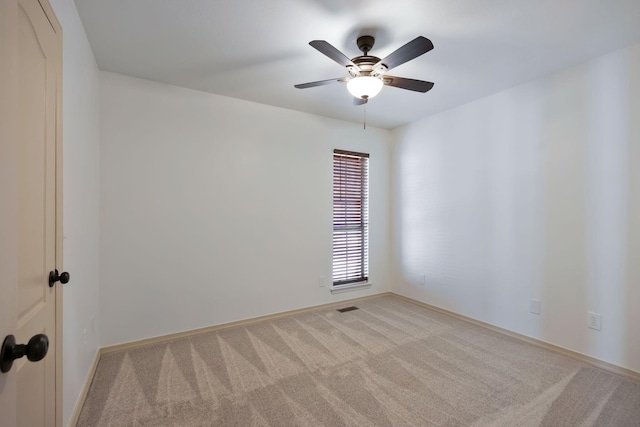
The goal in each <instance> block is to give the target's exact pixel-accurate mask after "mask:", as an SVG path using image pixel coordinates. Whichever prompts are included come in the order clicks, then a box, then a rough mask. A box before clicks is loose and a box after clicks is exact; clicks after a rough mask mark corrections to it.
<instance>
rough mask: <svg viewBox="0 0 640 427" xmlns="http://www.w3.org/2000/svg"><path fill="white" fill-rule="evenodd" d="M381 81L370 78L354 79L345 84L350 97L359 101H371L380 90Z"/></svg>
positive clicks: (360, 77) (376, 78)
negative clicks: (359, 99)
mask: <svg viewBox="0 0 640 427" xmlns="http://www.w3.org/2000/svg"><path fill="white" fill-rule="evenodd" d="M382 86H383V82H382V79H379V78H378V77H372V76H359V77H354V78H352V79H351V80H349V81H348V82H347V89H348V90H349V92H350V93H351V95H353V96H355V97H356V98H361V99H371V98H373V97H374V96H376V95H377V94H379V93H380V91H381V90H382Z"/></svg>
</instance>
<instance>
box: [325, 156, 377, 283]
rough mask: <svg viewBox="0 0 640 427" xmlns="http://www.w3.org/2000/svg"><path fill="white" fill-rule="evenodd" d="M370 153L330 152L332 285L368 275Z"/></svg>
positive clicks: (366, 277) (358, 280)
mask: <svg viewBox="0 0 640 427" xmlns="http://www.w3.org/2000/svg"><path fill="white" fill-rule="evenodd" d="M368 226H369V155H368V154H365V153H355V152H351V151H344V150H334V151H333V285H334V286H339V285H346V284H349V283H357V282H363V281H366V280H367V279H368V274H369V271H368V269H369V247H368Z"/></svg>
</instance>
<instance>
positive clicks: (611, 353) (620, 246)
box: [392, 45, 640, 371]
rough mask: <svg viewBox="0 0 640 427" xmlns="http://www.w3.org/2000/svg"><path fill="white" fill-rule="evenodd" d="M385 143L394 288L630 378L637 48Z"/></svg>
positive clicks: (639, 114)
mask: <svg viewBox="0 0 640 427" xmlns="http://www.w3.org/2000/svg"><path fill="white" fill-rule="evenodd" d="M394 141H395V143H394V149H393V154H392V164H393V166H392V173H393V177H394V184H393V190H392V191H393V195H394V196H393V202H394V206H395V207H396V208H395V209H394V211H393V213H392V215H393V226H392V234H393V236H394V238H393V251H392V258H393V264H394V266H393V271H394V276H395V280H394V285H395V288H394V290H395V291H396V292H398V293H400V294H402V295H406V296H409V297H412V298H415V299H418V300H421V301H424V302H427V303H430V304H433V305H436V306H439V307H442V308H445V309H448V310H452V311H454V312H457V313H460V314H463V315H466V316H469V317H472V318H475V319H478V320H481V321H484V322H488V323H491V324H494V325H497V326H500V327H503V328H506V329H509V330H512V331H515V332H518V333H521V334H525V335H528V336H532V337H535V338H537V339H541V340H544V341H547V342H550V343H553V344H556V345H559V346H562V347H565V348H568V349H571V350H574V351H578V352H581V353H584V354H588V355H591V356H593V357H596V358H599V359H602V360H605V361H608V362H611V363H614V364H616V365H620V366H623V367H626V368H629V369H633V370H635V371H640V339H638V337H639V336H638V325H640V286H638V284H639V283H640V267H639V266H638V265H639V264H640V263H639V262H638V260H640V219H639V218H640V172H639V171H640V45H638V46H635V47H632V48H630V49H625V50H622V51H618V52H614V53H611V54H609V55H606V56H604V57H601V58H599V59H597V60H594V61H591V62H588V63H585V64H582V65H580V66H578V67H575V68H571V69H568V70H565V71H562V72H559V73H556V74H553V75H551V76H549V77H547V78H543V79H540V80H536V81H534V82H531V83H529V84H525V85H522V86H519V87H516V88H513V89H510V90H507V91H505V92H501V93H498V94H495V95H492V96H489V97H487V98H484V99H481V100H478V101H475V102H472V103H470V104H467V105H463V106H461V107H458V108H455V109H453V110H449V111H446V112H443V113H441V114H438V115H435V116H432V117H429V118H425V119H423V120H421V121H419V122H416V123H413V124H410V125H407V126H405V127H402V128H399V129H397V130H395V131H394ZM421 275H425V276H426V285H424V286H423V285H420V276H421ZM530 299H540V300H541V301H542V314H541V315H534V314H530V313H529V300H530ZM587 311H594V312H597V313H601V314H602V331H600V332H598V331H594V330H591V329H587V326H586V325H587Z"/></svg>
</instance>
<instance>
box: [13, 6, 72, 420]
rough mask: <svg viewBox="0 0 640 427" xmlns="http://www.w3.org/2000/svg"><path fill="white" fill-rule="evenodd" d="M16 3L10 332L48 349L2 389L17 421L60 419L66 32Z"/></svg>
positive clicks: (46, 13) (45, 12)
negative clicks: (53, 279) (58, 272)
mask: <svg viewBox="0 0 640 427" xmlns="http://www.w3.org/2000/svg"><path fill="white" fill-rule="evenodd" d="M3 1H4V0H3ZM11 3H15V6H14V7H11V8H10V10H9V13H10V14H11V16H12V17H13V19H14V20H15V22H11V26H12V28H13V29H14V33H13V34H12V36H13V37H12V38H10V39H8V40H10V41H12V42H13V43H15V44H16V46H17V47H16V48H15V49H13V51H12V52H11V53H9V54H7V55H8V56H9V57H8V58H6V57H3V58H0V60H2V61H5V60H6V61H8V62H11V63H12V64H13V67H14V68H13V69H12V70H11V75H10V77H9V80H10V81H11V80H13V81H14V82H15V90H14V91H13V101H12V103H11V104H12V108H13V109H14V110H15V111H14V114H13V119H14V120H15V122H14V123H13V124H11V126H13V131H14V132H13V135H14V136H15V139H14V140H15V142H14V143H13V144H14V145H13V146H12V147H10V154H11V155H13V157H14V159H15V169H14V170H13V172H14V176H13V178H14V182H15V186H16V187H15V189H13V191H12V192H13V194H12V195H13V196H14V197H12V198H11V199H10V200H13V201H14V203H15V206H14V208H13V212H12V213H13V215H12V216H10V217H9V221H13V224H14V227H15V231H16V234H15V235H14V236H15V238H14V242H13V245H14V246H15V249H13V251H12V252H13V254H15V259H14V263H15V275H14V280H13V284H12V283H8V282H3V288H8V287H10V286H14V287H15V291H14V292H15V293H14V295H15V298H14V299H13V301H14V306H15V307H14V308H13V309H12V311H13V312H14V318H15V328H14V330H13V331H12V332H9V333H11V334H13V335H15V339H16V342H17V343H20V344H26V343H27V342H28V341H29V339H30V338H31V337H32V336H34V335H36V334H45V335H46V336H47V337H48V339H49V350H48V353H47V355H46V357H45V358H44V359H43V360H41V361H39V362H29V361H28V360H27V358H26V357H23V358H20V359H17V360H15V361H14V363H13V366H12V369H11V370H10V371H9V372H8V373H5V374H1V375H3V376H11V375H13V376H15V380H14V381H15V386H8V387H6V388H5V389H2V388H0V393H2V394H1V397H2V399H3V400H4V399H12V400H13V399H15V402H16V403H15V408H16V413H15V423H14V424H15V425H17V426H29V427H39V426H55V425H56V424H61V422H60V421H61V414H60V413H59V412H60V411H59V410H56V409H57V408H58V407H59V405H58V404H57V403H56V398H57V397H58V399H60V398H61V396H59V394H60V393H59V391H60V389H61V388H60V387H59V386H60V384H57V381H58V382H59V381H60V380H61V378H60V376H59V373H60V372H59V370H58V369H57V368H58V367H59V366H60V363H59V362H60V361H59V360H57V359H58V358H59V356H60V348H59V344H60V338H61V337H60V336H59V330H60V328H59V326H60V325H59V324H57V319H58V318H59V314H60V313H59V309H58V306H59V301H61V291H60V289H59V288H60V283H59V282H58V283H57V284H56V285H55V286H54V287H50V286H49V272H50V271H53V270H54V269H55V268H56V266H57V265H58V266H60V267H61V264H60V261H61V253H60V249H61V245H60V243H59V242H60V238H61V227H60V224H61V218H60V215H59V214H60V213H61V206H60V202H61V197H60V194H59V193H60V191H59V190H60V179H59V177H60V175H61V174H60V171H59V165H60V162H59V160H60V143H61V141H60V136H61V132H60V130H61V129H60V126H59V122H60V98H61V93H60V90H61V84H60V83H61V80H60V79H61V40H62V37H61V30H60V27H59V24H58V22H57V20H56V18H55V16H54V15H53V11H52V9H51V7H50V5H49V4H48V3H47V2H46V1H45V0H41V1H39V0H11ZM3 55H5V51H4V50H3ZM3 77H4V76H3ZM3 84H6V81H4V82H3ZM9 191H10V190H9ZM3 249H4V247H3ZM2 290H5V289H2ZM10 294H11V293H10V292H9V293H8V295H10ZM0 308H4V307H3V306H0ZM0 339H4V336H3V337H0ZM4 381H5V382H6V383H9V384H12V383H13V382H12V381H10V380H4ZM0 384H2V383H0ZM12 395H15V396H12ZM59 402H60V400H58V403H59ZM11 418H13V417H11ZM3 425H4V424H3Z"/></svg>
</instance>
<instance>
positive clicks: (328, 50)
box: [309, 40, 359, 69]
mask: <svg viewBox="0 0 640 427" xmlns="http://www.w3.org/2000/svg"><path fill="white" fill-rule="evenodd" d="M309 44H310V45H311V46H312V47H314V48H316V49H317V50H318V51H319V52H320V53H323V54H325V55H326V56H328V57H329V58H331V59H333V60H334V61H336V62H337V63H338V64H340V65H342V66H343V67H355V68H356V69H359V68H358V66H357V65H356V64H354V63H353V62H351V60H350V59H349V58H347V57H346V55H345V54H344V53H342V52H340V51H339V50H338V49H336V48H335V47H333V45H331V44H329V43H328V42H326V41H324V40H313V41H311V42H309Z"/></svg>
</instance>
